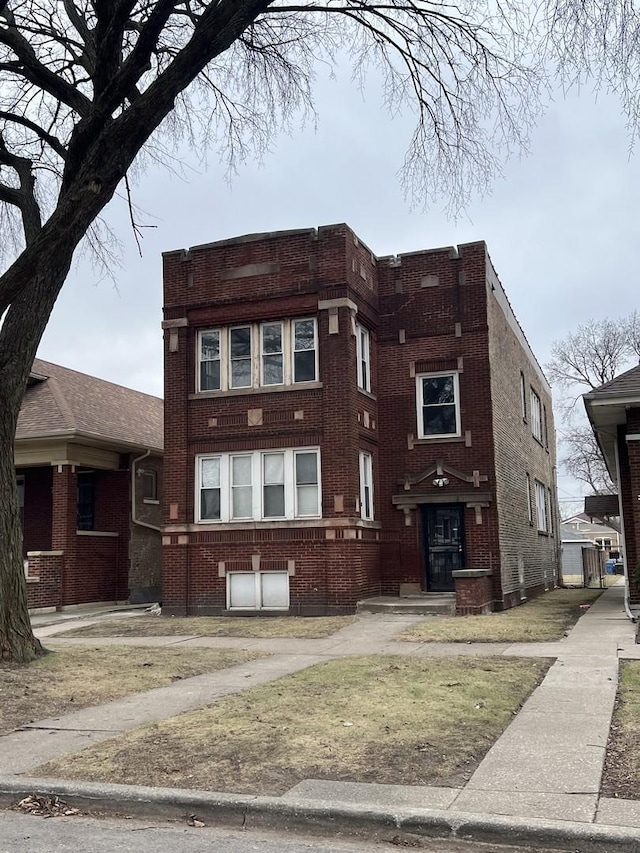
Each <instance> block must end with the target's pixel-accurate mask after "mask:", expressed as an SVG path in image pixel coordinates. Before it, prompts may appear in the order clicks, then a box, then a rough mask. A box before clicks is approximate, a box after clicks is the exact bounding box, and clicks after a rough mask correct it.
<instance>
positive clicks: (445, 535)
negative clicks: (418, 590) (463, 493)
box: [422, 504, 464, 592]
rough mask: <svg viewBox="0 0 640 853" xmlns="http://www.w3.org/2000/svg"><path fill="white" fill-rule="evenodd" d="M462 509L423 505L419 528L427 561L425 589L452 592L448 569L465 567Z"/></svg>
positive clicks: (458, 507) (456, 506) (451, 579)
mask: <svg viewBox="0 0 640 853" xmlns="http://www.w3.org/2000/svg"><path fill="white" fill-rule="evenodd" d="M463 513H464V508H463V507H462V506H460V505H459V504H456V505H455V506H442V505H439V504H424V505H423V507H422V530H423V535H424V550H425V558H426V564H427V590H428V591H429V592H453V590H454V583H453V576H452V574H451V572H453V571H455V570H456V569H462V568H464V515H463Z"/></svg>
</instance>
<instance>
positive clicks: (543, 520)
mask: <svg viewBox="0 0 640 853" xmlns="http://www.w3.org/2000/svg"><path fill="white" fill-rule="evenodd" d="M536 517H537V521H538V531H539V532H540V533H548V532H549V516H548V512H547V490H546V489H545V487H544V486H543V485H542V483H539V482H538V481H537V480H536Z"/></svg>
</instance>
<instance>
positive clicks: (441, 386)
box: [416, 373, 460, 438]
mask: <svg viewBox="0 0 640 853" xmlns="http://www.w3.org/2000/svg"><path fill="white" fill-rule="evenodd" d="M416 402H417V410H418V436H419V437H420V438H446V437H448V436H455V435H460V388H459V382H458V374H457V373H429V374H425V373H423V374H420V375H418V376H416Z"/></svg>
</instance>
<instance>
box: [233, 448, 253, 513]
mask: <svg viewBox="0 0 640 853" xmlns="http://www.w3.org/2000/svg"><path fill="white" fill-rule="evenodd" d="M252 516H253V487H252V472H251V456H232V457H231V517H232V518H252Z"/></svg>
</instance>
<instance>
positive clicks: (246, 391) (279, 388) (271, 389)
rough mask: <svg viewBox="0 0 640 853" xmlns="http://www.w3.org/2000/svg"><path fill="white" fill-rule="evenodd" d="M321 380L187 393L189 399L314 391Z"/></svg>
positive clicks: (320, 383) (318, 386)
mask: <svg viewBox="0 0 640 853" xmlns="http://www.w3.org/2000/svg"><path fill="white" fill-rule="evenodd" d="M319 388H322V382H296V383H295V384H294V385H263V386H261V387H260V388H229V390H228V391H196V393H195V394H188V395H187V399H189V400H209V399H216V398H218V397H244V396H255V395H256V394H281V393H283V392H286V391H315V390H316V389H319Z"/></svg>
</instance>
